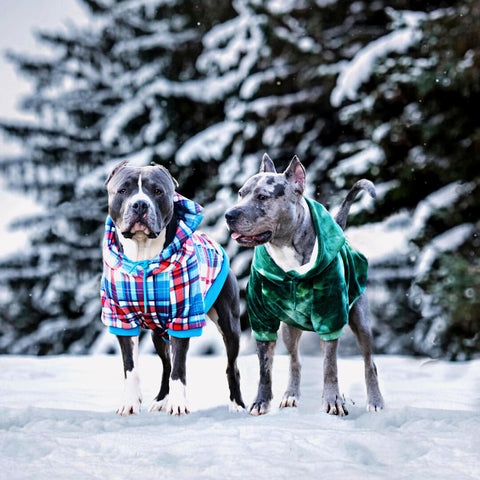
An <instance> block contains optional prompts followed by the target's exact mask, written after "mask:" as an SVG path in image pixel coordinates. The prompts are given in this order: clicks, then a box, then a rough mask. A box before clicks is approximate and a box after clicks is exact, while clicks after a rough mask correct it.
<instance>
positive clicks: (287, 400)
mask: <svg viewBox="0 0 480 480" xmlns="http://www.w3.org/2000/svg"><path fill="white" fill-rule="evenodd" d="M280 187H281V188H280ZM304 189H305V169H304V168H303V165H302V164H301V163H300V161H299V159H298V158H297V157H296V156H295V157H294V158H293V159H292V161H291V162H290V165H289V166H288V168H287V169H286V170H285V172H284V173H281V174H279V173H277V172H276V169H275V165H274V164H273V161H272V160H271V159H270V157H268V155H266V154H265V155H264V157H263V159H262V163H261V166H260V172H259V173H258V174H257V175H254V176H253V177H251V178H250V179H248V180H247V181H246V183H245V185H244V186H243V187H242V188H241V189H240V192H239V202H238V203H237V204H236V205H235V206H234V207H232V208H231V209H230V210H228V211H227V213H226V214H225V217H226V220H227V225H228V227H229V229H230V231H231V232H232V237H233V238H235V239H236V240H237V242H238V243H240V244H241V245H244V246H257V245H260V244H263V243H270V245H273V246H274V247H276V248H280V249H281V248H287V249H288V251H289V252H292V255H293V256H294V260H296V262H297V263H298V264H299V265H303V264H305V263H307V262H308V261H309V259H310V257H311V254H312V251H313V247H314V243H315V231H314V227H313V223H312V219H311V217H310V215H308V213H307V214H306V212H305V208H304V207H303V206H302V203H301V202H302V197H303V192H304ZM361 190H367V191H368V193H369V194H370V195H371V196H372V197H375V189H374V186H373V184H372V183H371V182H369V181H368V180H360V181H359V182H357V183H356V184H355V186H354V187H353V188H352V190H351V191H350V192H349V193H348V195H347V197H346V199H345V201H344V202H343V203H342V206H341V208H340V211H339V213H338V214H337V216H336V219H335V220H336V221H337V223H338V224H339V225H340V226H341V227H342V229H344V228H345V224H346V219H347V215H348V212H349V210H350V206H351V204H352V203H353V201H354V200H355V198H356V196H357V195H358V193H359V192H360V191H361ZM279 192H281V193H282V194H280V195H279V194H278V193H279ZM266 232H268V234H266ZM349 324H350V327H351V329H352V331H353V333H354V334H355V337H356V339H357V343H358V345H359V346H360V349H361V350H362V354H363V358H364V363H365V382H366V387H367V410H370V411H378V410H381V409H382V408H383V405H384V402H383V398H382V395H381V393H380V389H379V386H378V378H377V369H376V367H375V364H374V363H373V360H372V333H371V328H370V316H369V309H368V300H367V296H366V294H365V293H364V294H363V295H362V296H361V297H360V298H359V299H358V300H357V302H356V303H355V305H354V306H353V307H352V309H351V311H350V316H349ZM301 334H302V332H301V331H300V330H298V329H296V328H294V327H291V326H288V325H285V324H282V335H283V338H284V341H285V345H286V347H287V350H288V352H289V354H290V376H289V383H288V386H287V390H286V391H285V394H284V396H283V398H282V401H281V404H280V406H281V407H288V406H296V405H297V403H298V399H299V397H300V388H299V386H300V371H301V366H300V360H299V353H298V345H299V340H300V336H301ZM321 345H322V349H323V352H324V363H323V410H324V411H325V412H327V413H329V414H332V415H347V414H348V411H347V409H346V407H345V401H344V398H343V397H342V396H341V395H340V391H339V387H338V374H337V345H338V340H334V341H328V342H326V341H321ZM274 347H275V342H262V341H257V352H258V358H259V362H260V381H259V386H258V393H257V397H256V399H255V401H254V402H253V404H252V405H251V406H250V408H249V412H250V413H251V414H252V415H261V414H264V413H267V412H268V411H269V408H270V402H271V399H272V383H271V382H272V378H271V369H272V364H273V355H274Z"/></svg>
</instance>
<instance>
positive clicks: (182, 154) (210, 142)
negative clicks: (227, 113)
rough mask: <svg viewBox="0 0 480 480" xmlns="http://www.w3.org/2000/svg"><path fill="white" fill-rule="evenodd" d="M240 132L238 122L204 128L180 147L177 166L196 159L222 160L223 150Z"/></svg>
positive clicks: (186, 164) (240, 127)
mask: <svg viewBox="0 0 480 480" xmlns="http://www.w3.org/2000/svg"><path fill="white" fill-rule="evenodd" d="M240 130H242V125H241V124H240V122H234V121H228V120H227V121H225V122H221V123H218V124H215V125H212V126H211V127H208V128H206V129H205V130H203V131H202V132H200V133H198V134H197V135H194V136H193V137H191V138H190V139H189V140H187V141H186V142H185V143H184V144H183V145H182V146H181V147H180V149H179V150H178V152H177V154H176V156H175V159H176V163H177V165H180V166H188V165H190V164H191V163H192V161H193V160H194V159H197V158H199V159H200V160H202V161H204V162H208V161H210V160H212V159H215V160H222V155H223V154H224V152H225V149H226V148H227V147H228V146H229V145H230V144H231V143H232V139H233V137H234V136H235V135H236V134H237V133H239V132H240Z"/></svg>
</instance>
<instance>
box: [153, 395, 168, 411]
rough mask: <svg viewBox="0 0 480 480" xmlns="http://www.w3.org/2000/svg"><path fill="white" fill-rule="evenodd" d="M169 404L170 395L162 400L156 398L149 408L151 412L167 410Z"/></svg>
mask: <svg viewBox="0 0 480 480" xmlns="http://www.w3.org/2000/svg"><path fill="white" fill-rule="evenodd" d="M167 405H168V395H167V396H166V397H164V398H162V399H161V400H157V399H155V400H154V401H153V402H152V404H151V405H150V408H149V409H148V411H149V412H164V411H166V410H167Z"/></svg>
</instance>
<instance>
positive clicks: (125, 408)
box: [116, 398, 142, 417]
mask: <svg viewBox="0 0 480 480" xmlns="http://www.w3.org/2000/svg"><path fill="white" fill-rule="evenodd" d="M141 404H142V399H141V398H136V399H130V400H127V399H126V400H125V401H124V402H123V405H120V407H118V408H117V410H116V413H117V414H118V415H121V416H122V417H128V416H129V415H138V414H139V413H140V406H141Z"/></svg>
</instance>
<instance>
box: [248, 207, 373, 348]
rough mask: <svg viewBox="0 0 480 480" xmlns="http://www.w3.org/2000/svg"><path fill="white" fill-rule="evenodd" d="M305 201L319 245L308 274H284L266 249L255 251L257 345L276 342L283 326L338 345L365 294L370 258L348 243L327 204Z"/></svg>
mask: <svg viewBox="0 0 480 480" xmlns="http://www.w3.org/2000/svg"><path fill="white" fill-rule="evenodd" d="M305 200H306V202H307V205H308V207H309V209H310V212H311V214H312V219H313V224H314V227H315V232H316V235H317V241H318V254H317V258H316V260H315V263H314V264H313V266H312V268H311V269H310V270H309V271H308V272H306V273H303V274H300V273H298V272H296V271H295V270H290V271H288V272H285V271H284V270H283V269H282V268H280V267H279V266H278V265H277V264H276V263H275V261H274V260H273V259H272V257H271V256H270V255H269V253H268V251H267V249H266V247H265V246H264V245H260V246H258V247H255V253H254V258H253V263H252V268H251V272H250V278H249V280H248V287H247V308H248V315H249V319H250V325H251V327H252V330H253V334H254V337H255V338H256V339H257V340H263V341H270V340H276V339H277V331H278V329H279V327H280V321H283V322H285V323H287V324H289V325H292V326H294V327H297V328H299V329H301V330H307V331H313V332H316V333H317V334H318V335H319V337H320V338H321V339H322V340H335V339H337V338H338V337H340V335H341V334H342V332H343V327H344V326H345V325H347V323H348V313H349V311H350V308H351V307H352V306H353V304H354V303H355V301H356V300H357V299H358V298H359V297H360V295H361V294H362V293H363V291H364V290H365V286H366V283H367V271H368V262H367V259H366V258H365V257H364V256H363V255H362V254H361V253H359V252H357V251H356V250H354V249H353V248H352V247H351V246H350V245H349V244H348V242H347V241H346V240H345V236H344V235H343V231H342V229H341V228H340V227H339V226H338V225H337V223H336V222H335V220H334V219H333V218H332V217H331V215H330V214H329V213H328V212H327V210H326V209H325V208H324V207H323V205H321V204H320V203H318V202H315V201H313V200H310V199H308V198H305Z"/></svg>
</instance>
